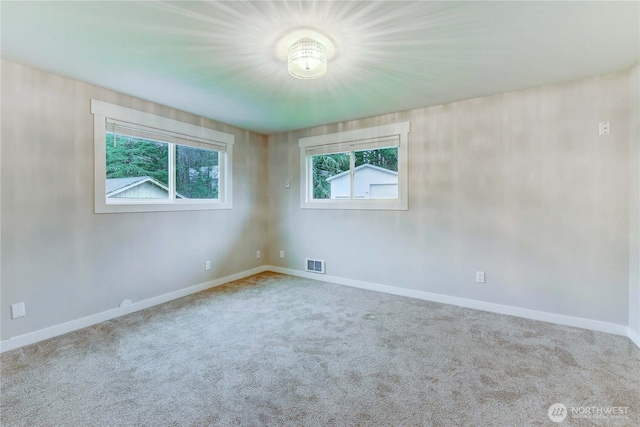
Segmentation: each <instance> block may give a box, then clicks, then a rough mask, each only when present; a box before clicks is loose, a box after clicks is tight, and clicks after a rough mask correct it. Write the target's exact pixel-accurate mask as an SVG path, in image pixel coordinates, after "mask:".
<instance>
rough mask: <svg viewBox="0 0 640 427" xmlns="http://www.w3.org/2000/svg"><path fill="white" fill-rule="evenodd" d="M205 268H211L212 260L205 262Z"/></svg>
mask: <svg viewBox="0 0 640 427" xmlns="http://www.w3.org/2000/svg"><path fill="white" fill-rule="evenodd" d="M204 269H205V270H211V261H205V262H204Z"/></svg>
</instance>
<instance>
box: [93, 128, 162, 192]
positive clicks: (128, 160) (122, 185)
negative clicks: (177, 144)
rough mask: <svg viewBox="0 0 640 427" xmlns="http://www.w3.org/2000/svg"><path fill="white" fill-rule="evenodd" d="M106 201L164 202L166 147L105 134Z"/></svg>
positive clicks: (145, 140)
mask: <svg viewBox="0 0 640 427" xmlns="http://www.w3.org/2000/svg"><path fill="white" fill-rule="evenodd" d="M105 143H106V196H107V198H108V199H120V198H131V199H168V198H169V189H168V177H169V169H168V165H169V144H167V143H165V142H159V141H152V140H148V139H142V138H135V137H131V136H126V135H119V134H118V135H117V136H116V135H114V134H113V133H111V132H107V134H106V138H105Z"/></svg>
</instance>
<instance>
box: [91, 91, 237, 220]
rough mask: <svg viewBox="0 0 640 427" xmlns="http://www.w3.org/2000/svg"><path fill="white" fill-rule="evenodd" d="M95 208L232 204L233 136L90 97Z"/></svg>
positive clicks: (119, 209) (161, 208)
mask: <svg viewBox="0 0 640 427" xmlns="http://www.w3.org/2000/svg"><path fill="white" fill-rule="evenodd" d="M91 112H92V113H93V115H94V151H95V154H94V156H95V157H94V161H95V168H94V169H95V178H94V180H95V185H94V187H95V211H96V213H111V212H148V211H171V210H203V209H230V208H231V207H232V200H231V176H232V174H231V164H232V162H231V160H232V149H233V142H234V136H233V135H231V134H227V133H223V132H218V131H215V130H212V129H208V128H203V127H199V126H195V125H191V124H188V123H183V122H179V121H176V120H172V119H167V118H164V117H160V116H155V115H152V114H148V113H144V112H141V111H136V110H132V109H129V108H124V107H120V106H118V105H113V104H107V103H105V102H101V101H97V100H92V101H91Z"/></svg>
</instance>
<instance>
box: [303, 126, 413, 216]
mask: <svg viewBox="0 0 640 427" xmlns="http://www.w3.org/2000/svg"><path fill="white" fill-rule="evenodd" d="M410 129H411V126H410V122H401V123H393V124H389V125H382V126H375V127H369V128H363V129H356V130H350V131H345V132H338V133H331V134H326V135H318V136H310V137H306V138H300V139H299V140H298V146H299V147H300V207H301V208H302V209H373V210H408V209H409V186H408V183H409V171H408V163H409V162H408V151H409V132H410ZM393 136H397V137H399V145H398V198H397V199H365V200H362V199H314V198H313V165H312V159H311V157H312V156H311V154H310V152H313V151H314V150H315V151H317V150H322V151H325V152H327V154H328V153H330V152H345V149H344V147H346V146H356V147H357V149H356V151H360V150H366V149H367V141H372V143H371V147H370V148H377V146H376V144H375V141H379V140H380V139H382V138H387V137H393ZM332 146H335V147H332ZM333 150H335V151H333ZM350 170H351V182H352V183H353V179H354V177H353V172H354V168H353V164H352V165H351V169H350Z"/></svg>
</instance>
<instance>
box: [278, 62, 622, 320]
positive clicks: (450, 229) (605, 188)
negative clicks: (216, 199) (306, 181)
mask: <svg viewBox="0 0 640 427" xmlns="http://www.w3.org/2000/svg"><path fill="white" fill-rule="evenodd" d="M628 82H629V74H628V73H627V72H621V73H617V74H612V75H606V76H601V77H596V78H591V79H587V80H582V81H577V82H571V83H565V84H558V85H553V86H546V87H541V88H536V89H531V90H524V91H518V92H511V93H505V94H501V95H496V96H490V97H485V98H480V99H472V100H467V101H461V102H455V103H451V104H447V105H442V106H436V107H431V108H424V109H418V110H413V111H408V112H403V113H397V114H390V115H385V116H380V117H375V118H369V119H363V120H356V121H351V122H346V123H340V124H336V125H329V126H322V127H318V128H314V129H307V130H302V131H297V132H289V133H283V134H278V135H273V136H270V137H269V199H270V204H271V217H270V242H271V259H272V262H273V263H276V264H277V265H278V266H281V267H285V268H291V269H296V270H303V269H304V267H303V266H304V258H305V257H313V258H318V259H324V260H326V271H327V274H329V275H333V276H339V277H343V278H348V279H356V280H362V281H368V282H373V283H379V284H384V285H390V286H397V287H402V288H408V289H414V290H420V291H426V292H433V293H438V294H443V295H449V296H455V297H463V298H469V299H473V300H479V301H487V302H492V303H497V304H506V305H510V306H514V307H521V308H527V309H532V310H539V311H545V312H551V313H556V314H564V315H569V316H575V317H581V318H586V319H592V320H599V321H604V322H611V323H615V324H620V325H627V324H628V316H627V314H628V310H627V308H628V298H629V287H628V274H629V269H628V254H629V240H628V239H629V176H630V175H629V173H630V171H629V169H630V164H629V83H628ZM407 120H408V121H410V122H411V133H410V135H409V139H410V150H409V179H410V184H409V185H410V187H409V210H408V211H406V212H403V211H398V212H389V211H325V210H301V209H300V205H299V194H300V192H299V185H300V183H299V181H300V171H299V166H298V165H299V159H298V156H299V151H298V144H297V143H298V138H300V137H306V136H311V135H318V134H323V133H332V132H338V131H342V130H348V129H356V128H362V127H368V126H374V125H382V124H387V123H394V122H400V121H407ZM600 121H610V122H611V127H612V133H611V135H609V136H598V123H599V122H600ZM285 179H290V180H292V188H291V189H289V190H287V189H285V188H284V185H283V184H284V180H285ZM281 249H282V250H285V251H286V254H288V255H287V258H285V259H284V260H280V259H279V258H278V256H277V254H278V251H279V250H281ZM477 270H481V271H485V272H486V275H487V283H486V284H477V283H475V272H476V271H477Z"/></svg>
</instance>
